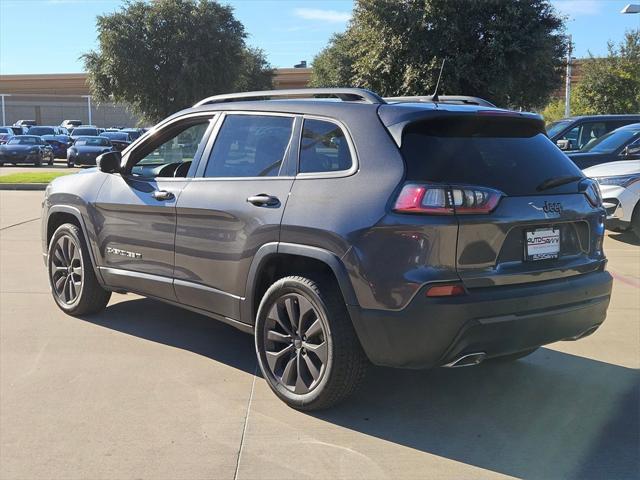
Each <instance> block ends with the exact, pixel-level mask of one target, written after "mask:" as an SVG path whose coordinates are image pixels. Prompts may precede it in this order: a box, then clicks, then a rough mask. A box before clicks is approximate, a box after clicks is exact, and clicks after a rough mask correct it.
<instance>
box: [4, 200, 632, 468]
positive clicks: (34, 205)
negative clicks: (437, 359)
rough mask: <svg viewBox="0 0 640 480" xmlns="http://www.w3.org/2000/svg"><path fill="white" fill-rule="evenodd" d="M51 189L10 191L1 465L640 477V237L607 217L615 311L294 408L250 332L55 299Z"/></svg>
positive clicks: (160, 309) (390, 374) (125, 303)
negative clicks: (483, 358) (455, 363)
mask: <svg viewBox="0 0 640 480" xmlns="http://www.w3.org/2000/svg"><path fill="white" fill-rule="evenodd" d="M41 199H42V192H7V191H0V478H1V479H2V480H8V479H36V478H41V479H45V478H46V479H65V480H70V479H92V480H94V479H96V480H97V479H105V480H106V479H109V480H112V479H130V478H131V479H133V478H136V479H162V480H164V479H167V480H169V479H171V480H174V479H205V478H207V479H235V478H237V479H289V478H296V479H307V478H309V479H336V478H345V479H380V478H389V479H405V478H406V479H411V478H415V479H426V478H429V479H441V478H452V479H454V478H455V479H460V478H473V479H484V478H508V477H521V478H540V479H555V478H576V479H586V478H594V479H604V478H606V479H626V478H638V476H639V475H640V457H639V456H638V452H639V451H640V440H639V437H640V419H639V405H640V394H639V392H640V375H639V372H638V368H639V367H640V246H639V242H637V241H635V240H633V239H631V238H630V237H629V236H627V235H620V234H610V235H608V237H607V239H606V242H605V248H606V251H607V253H608V256H609V259H610V260H609V266H610V271H611V272H612V273H613V275H614V276H615V279H616V280H615V286H614V293H613V299H612V304H611V307H610V309H609V316H608V319H607V321H606V322H605V324H604V326H603V327H602V328H601V329H600V330H599V331H598V332H596V333H595V334H594V335H592V336H591V337H588V338H586V339H584V340H581V341H579V342H562V343H557V344H554V345H552V346H550V347H549V348H543V349H541V350H539V351H538V352H536V353H535V354H533V355H532V356H531V357H528V358H526V359H524V360H521V361H518V362H516V363H513V364H503V365H500V364H491V365H490V364H486V365H484V364H483V365H480V366H478V367H470V368H462V369H436V370H432V371H401V370H392V369H384V368H376V369H373V371H372V372H371V375H370V377H369V378H368V380H367V383H366V385H365V388H364V389H363V390H362V391H361V392H360V393H359V394H358V395H356V396H355V397H353V398H351V399H350V400H349V401H348V402H347V403H345V404H343V405H341V406H339V407H337V408H335V409H333V410H330V411H326V412H322V413H317V414H305V413H300V412H296V411H294V410H291V409H289V408H288V407H286V406H285V405H284V404H283V403H281V402H280V401H279V400H277V398H276V397H275V396H274V395H273V394H272V393H271V392H270V390H269V389H268V387H267V385H266V383H265V382H264V380H263V379H262V378H261V377H260V376H259V375H256V361H255V359H254V353H253V344H252V338H251V337H250V336H249V335H246V334H243V333H241V332H239V331H236V330H234V329H233V328H231V327H228V326H226V325H223V324H220V323H217V322H215V321H214V320H210V319H208V318H205V317H201V316H199V315H196V314H193V313H189V312H187V311H182V310H180V309H178V308H174V307H170V306H167V305H164V304H161V303H158V302H155V301H151V300H146V299H143V298H141V297H138V296H135V295H114V296H113V297H112V300H111V303H110V304H109V307H108V308H107V309H106V311H105V312H104V313H102V314H99V315H96V316H92V317H87V318H84V319H78V318H72V317H69V316H67V315H65V314H63V313H62V312H61V311H60V310H58V309H57V308H56V307H55V305H54V302H53V300H52V299H51V297H50V294H49V289H48V284H47V280H46V274H45V269H44V266H43V263H42V258H41V255H40V232H39V225H40V224H39V218H38V217H39V215H40V202H41Z"/></svg>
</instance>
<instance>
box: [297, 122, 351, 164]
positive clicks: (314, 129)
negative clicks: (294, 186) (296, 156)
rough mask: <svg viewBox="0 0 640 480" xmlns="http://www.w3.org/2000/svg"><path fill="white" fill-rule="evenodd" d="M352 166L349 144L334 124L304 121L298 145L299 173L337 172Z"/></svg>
mask: <svg viewBox="0 0 640 480" xmlns="http://www.w3.org/2000/svg"><path fill="white" fill-rule="evenodd" d="M352 165H353V160H352V158H351V152H350V151H349V143H348V142H347V138H346V137H345V135H344V132H343V131H342V129H341V128H340V127H339V126H337V125H336V124H335V123H332V122H327V121H324V120H313V119H306V120H305V121H304V126H303V128H302V143H301V144H300V173H313V172H337V171H340V170H349V169H350V168H351V166H352Z"/></svg>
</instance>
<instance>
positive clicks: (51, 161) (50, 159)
mask: <svg viewBox="0 0 640 480" xmlns="http://www.w3.org/2000/svg"><path fill="white" fill-rule="evenodd" d="M52 165H53V155H50V156H49V166H52Z"/></svg>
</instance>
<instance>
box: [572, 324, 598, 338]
mask: <svg viewBox="0 0 640 480" xmlns="http://www.w3.org/2000/svg"><path fill="white" fill-rule="evenodd" d="M599 327H600V325H593V326H592V327H589V328H587V329H586V330H585V331H584V332H582V333H579V334H578V335H576V336H574V337H569V338H567V340H580V339H581V338H584V337H588V336H589V335H591V334H592V333H593V332H595V331H596V330H597V329H598V328H599Z"/></svg>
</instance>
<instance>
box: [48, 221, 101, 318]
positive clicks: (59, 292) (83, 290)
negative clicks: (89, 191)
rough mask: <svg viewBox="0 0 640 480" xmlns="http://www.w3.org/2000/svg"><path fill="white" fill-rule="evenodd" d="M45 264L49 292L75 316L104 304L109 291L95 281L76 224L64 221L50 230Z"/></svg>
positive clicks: (99, 308) (64, 308) (95, 309)
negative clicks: (52, 232) (51, 234)
mask: <svg viewBox="0 0 640 480" xmlns="http://www.w3.org/2000/svg"><path fill="white" fill-rule="evenodd" d="M69 245H71V246H69ZM47 267H48V272H49V285H50V286H51V294H52V295H53V299H54V300H55V302H56V304H57V305H58V307H60V309H61V310H62V311H64V312H66V313H68V314H69V315H76V316H79V315H88V314H91V313H97V312H99V311H101V310H103V309H104V308H105V307H106V306H107V303H108V302H109V298H111V292H109V291H107V290H105V289H104V288H102V287H101V286H100V284H99V283H98V280H97V279H96V275H95V272H94V270H93V265H92V263H91V257H90V256H89V250H88V248H87V244H86V242H85V239H84V236H83V235H82V232H81V231H80V229H79V228H78V227H77V226H76V225H74V224H72V223H65V224H63V225H60V226H59V227H58V228H57V230H56V231H55V232H54V234H53V236H52V237H51V241H50V242H49V250H48V255H47ZM65 268H66V269H67V271H66V273H65V272H64V269H65ZM61 282H63V283H61Z"/></svg>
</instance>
